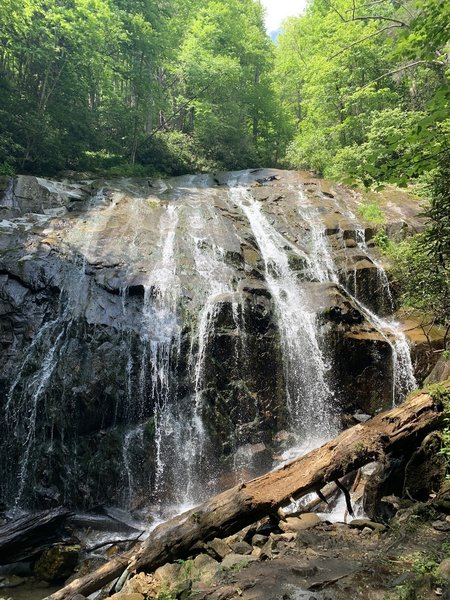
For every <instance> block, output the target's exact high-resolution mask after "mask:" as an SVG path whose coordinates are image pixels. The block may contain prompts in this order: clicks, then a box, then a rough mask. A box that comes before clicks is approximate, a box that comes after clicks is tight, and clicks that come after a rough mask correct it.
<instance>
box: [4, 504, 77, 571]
mask: <svg viewBox="0 0 450 600" xmlns="http://www.w3.org/2000/svg"><path fill="white" fill-rule="evenodd" d="M71 515H72V513H71V512H69V511H68V510H66V509H63V508H54V509H52V510H45V511H41V512H38V513H34V514H31V515H25V516H23V517H20V518H19V519H16V520H14V521H10V522H9V523H6V524H5V525H2V526H1V527H0V564H1V565H8V564H11V563H14V562H19V561H21V560H26V559H28V558H33V557H34V556H37V555H38V554H40V553H41V552H43V551H44V550H45V549H46V548H48V547H49V546H51V545H52V544H53V543H54V542H58V541H60V540H61V537H62V534H63V532H62V528H63V526H64V524H65V523H66V520H67V519H68V517H70V516H71Z"/></svg>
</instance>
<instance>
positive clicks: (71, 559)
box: [34, 544, 81, 583]
mask: <svg viewBox="0 0 450 600" xmlns="http://www.w3.org/2000/svg"><path fill="white" fill-rule="evenodd" d="M80 550H81V548H80V546H78V545H72V546H66V545H63V544H57V545H55V546H52V547H51V548H49V549H48V550H46V551H45V552H44V553H43V554H42V555H41V556H40V558H39V559H38V560H37V562H36V564H35V565H34V574H35V575H36V577H37V578H38V579H42V580H43V581H48V582H49V583H53V582H55V583H57V582H60V581H64V580H65V579H67V578H68V577H69V576H70V575H72V573H73V571H74V569H75V567H76V565H77V563H78V559H79V556H80Z"/></svg>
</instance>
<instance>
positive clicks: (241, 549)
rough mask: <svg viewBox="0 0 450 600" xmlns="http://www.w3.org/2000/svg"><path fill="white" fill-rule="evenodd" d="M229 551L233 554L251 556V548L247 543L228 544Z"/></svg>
mask: <svg viewBox="0 0 450 600" xmlns="http://www.w3.org/2000/svg"><path fill="white" fill-rule="evenodd" d="M230 548H231V550H232V551H233V552H234V553H235V554H251V553H252V550H253V548H252V547H251V546H250V544H247V542H243V541H242V542H235V543H234V544H230Z"/></svg>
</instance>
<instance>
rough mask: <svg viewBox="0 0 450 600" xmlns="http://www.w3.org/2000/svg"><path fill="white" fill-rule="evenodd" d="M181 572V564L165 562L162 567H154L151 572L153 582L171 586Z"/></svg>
mask: <svg viewBox="0 0 450 600" xmlns="http://www.w3.org/2000/svg"><path fill="white" fill-rule="evenodd" d="M181 572H182V565H181V564H179V563H166V564H165V565H163V566H162V567H159V568H158V569H156V571H155V572H154V574H153V577H154V579H155V582H156V583H157V584H158V585H159V584H161V583H165V584H168V585H170V586H172V585H173V584H174V582H176V581H177V580H178V579H179V578H180V574H181Z"/></svg>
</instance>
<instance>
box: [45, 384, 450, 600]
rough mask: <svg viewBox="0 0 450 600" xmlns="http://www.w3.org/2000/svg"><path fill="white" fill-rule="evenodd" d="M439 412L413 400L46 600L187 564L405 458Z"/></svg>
mask: <svg viewBox="0 0 450 600" xmlns="http://www.w3.org/2000/svg"><path fill="white" fill-rule="evenodd" d="M442 414H443V408H442V405H441V403H439V402H438V401H436V400H435V399H433V398H432V397H431V396H430V395H429V394H427V393H420V394H416V395H415V396H413V397H412V398H410V399H409V400H407V401H405V402H404V403H403V404H401V405H400V406H398V407H396V408H393V409H392V410H390V411H387V412H384V413H381V414H380V415H378V416H376V417H375V418H373V419H371V420H370V421H367V422H366V423H362V424H358V425H355V426H354V427H351V428H350V429H347V430H346V431H344V432H343V433H341V434H340V435H339V436H337V437H336V438H334V439H332V440H330V441H329V442H328V443H326V444H324V445H323V446H321V447H320V448H317V449H316V450H313V451H311V452H309V453H308V454H306V455H305V456H302V457H300V458H297V459H295V460H293V461H291V462H290V463H288V464H286V465H284V466H283V467H282V468H280V469H278V470H276V471H271V472H270V473H267V474H266V475H262V476H261V477H258V478H256V479H253V480H251V481H249V482H247V483H245V484H241V485H238V486H235V487H233V488H231V489H229V490H226V491H225V492H222V493H221V494H218V495H217V496H214V497H213V498H211V499H210V500H207V501H206V502H204V503H203V504H201V505H200V506H198V507H196V508H194V509H192V510H189V511H187V512H185V513H183V514H181V515H178V516H176V517H174V518H173V519H170V520H169V521H167V522H166V523H163V524H161V525H159V526H158V527H157V528H156V529H155V530H154V531H153V532H152V533H151V535H150V536H149V537H148V539H147V540H146V541H145V542H144V543H143V544H142V545H141V547H140V549H139V550H138V551H137V552H135V553H134V556H133V557H132V558H131V557H130V555H129V554H128V555H124V556H123V557H121V558H117V559H114V560H113V561H110V562H109V563H107V564H106V565H104V566H103V567H101V568H100V569H98V570H97V571H94V572H93V573H91V574H90V575H87V576H86V577H82V578H81V579H77V580H75V581H73V582H72V583H70V584H69V585H68V586H66V587H65V588H63V589H62V590H60V591H58V592H56V593H54V594H52V595H51V596H49V598H48V600H69V599H70V598H73V596H75V595H76V594H77V593H78V594H79V593H81V594H84V595H88V594H90V593H92V592H94V591H96V590H98V589H99V588H101V587H102V586H103V585H105V584H106V583H108V582H109V581H111V580H112V579H114V578H115V577H117V576H119V575H120V573H121V571H122V570H123V569H124V568H125V567H126V566H127V568H128V570H129V571H130V572H132V571H147V572H151V571H154V570H155V569H156V568H157V567H159V566H161V565H163V564H165V563H166V562H173V561H174V560H176V559H182V558H186V557H187V556H189V552H190V551H191V549H192V547H193V546H194V545H195V544H197V543H199V542H206V541H208V540H211V539H213V538H216V537H219V538H223V537H226V536H229V535H232V534H233V533H236V532H237V531H239V530H241V529H243V528H244V527H246V526H247V525H250V524H252V523H254V522H255V521H257V520H258V519H261V518H262V517H264V516H266V515H269V514H271V513H273V512H276V510H277V509H278V508H279V507H281V506H283V505H285V504H288V503H290V502H291V500H292V498H294V499H297V498H300V497H302V496H304V495H305V494H308V493H310V492H314V491H317V490H320V489H321V488H322V487H323V486H324V485H326V484H328V483H330V482H333V481H337V480H338V479H339V478H341V477H343V476H344V475H346V474H347V473H350V472H351V471H354V470H355V469H359V468H360V467H362V466H364V465H365V464H367V463H369V462H372V461H374V460H383V457H384V456H385V454H387V453H389V452H393V451H395V452H396V453H400V452H402V453H405V454H408V453H411V452H412V451H413V450H414V449H415V448H416V447H417V446H418V445H419V444H420V442H421V440H422V439H423V438H424V437H425V435H426V434H427V433H428V432H429V431H430V430H431V429H433V428H435V427H436V426H437V425H438V423H439V422H440V420H441V419H442Z"/></svg>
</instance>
